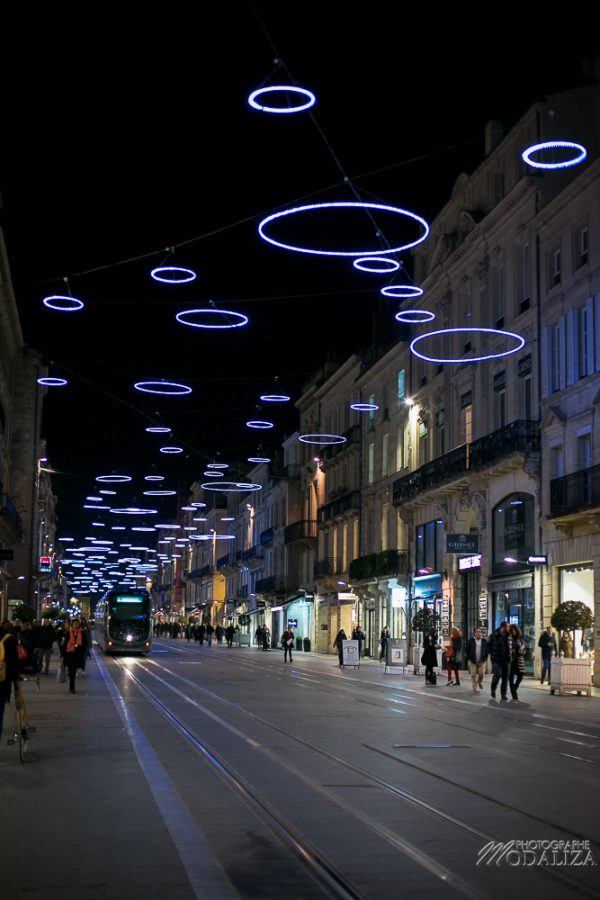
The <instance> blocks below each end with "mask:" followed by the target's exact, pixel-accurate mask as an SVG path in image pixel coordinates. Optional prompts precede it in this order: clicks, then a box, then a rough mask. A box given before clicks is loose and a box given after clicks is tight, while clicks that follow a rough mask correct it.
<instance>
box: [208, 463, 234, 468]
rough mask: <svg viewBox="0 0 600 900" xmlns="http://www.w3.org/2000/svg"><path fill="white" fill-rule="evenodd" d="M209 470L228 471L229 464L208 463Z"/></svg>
mask: <svg viewBox="0 0 600 900" xmlns="http://www.w3.org/2000/svg"><path fill="white" fill-rule="evenodd" d="M206 468H207V469H228V468H229V463H207V464H206Z"/></svg>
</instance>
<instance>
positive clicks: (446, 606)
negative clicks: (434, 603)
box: [440, 597, 450, 636]
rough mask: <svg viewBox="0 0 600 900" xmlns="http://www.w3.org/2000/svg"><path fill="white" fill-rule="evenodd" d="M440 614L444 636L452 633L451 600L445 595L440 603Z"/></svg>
mask: <svg viewBox="0 0 600 900" xmlns="http://www.w3.org/2000/svg"><path fill="white" fill-rule="evenodd" d="M440 615H441V617H442V634H443V635H444V636H446V635H449V634H450V600H449V599H448V597H443V598H442V602H441V604H440Z"/></svg>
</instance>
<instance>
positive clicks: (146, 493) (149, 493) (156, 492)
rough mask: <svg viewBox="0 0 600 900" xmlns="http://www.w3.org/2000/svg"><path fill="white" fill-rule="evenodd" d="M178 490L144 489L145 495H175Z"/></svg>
mask: <svg viewBox="0 0 600 900" xmlns="http://www.w3.org/2000/svg"><path fill="white" fill-rule="evenodd" d="M176 493H177V491H144V497H173V496H174V495H175V494H176Z"/></svg>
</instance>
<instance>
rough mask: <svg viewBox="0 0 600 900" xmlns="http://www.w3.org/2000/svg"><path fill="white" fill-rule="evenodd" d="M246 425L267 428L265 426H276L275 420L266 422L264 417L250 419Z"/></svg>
mask: <svg viewBox="0 0 600 900" xmlns="http://www.w3.org/2000/svg"><path fill="white" fill-rule="evenodd" d="M246 427H247V428H259V429H261V428H262V429H265V428H274V427H275V426H274V424H273V422H265V421H263V420H262V419H250V421H249V422H246Z"/></svg>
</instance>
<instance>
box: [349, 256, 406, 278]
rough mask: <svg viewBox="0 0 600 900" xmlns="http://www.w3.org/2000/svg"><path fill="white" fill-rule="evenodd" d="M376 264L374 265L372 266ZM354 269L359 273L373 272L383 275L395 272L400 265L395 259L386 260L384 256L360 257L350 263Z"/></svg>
mask: <svg viewBox="0 0 600 900" xmlns="http://www.w3.org/2000/svg"><path fill="white" fill-rule="evenodd" d="M373 263H376V265H373ZM352 265H353V266H354V268H355V269H358V270H359V271H360V272H373V273H379V274H380V275H383V274H385V273H387V272H397V271H398V269H399V268H400V263H399V262H398V260H396V259H386V257H385V256H360V257H359V258H358V259H355V260H354V261H353V262H352Z"/></svg>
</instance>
